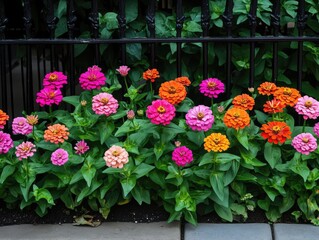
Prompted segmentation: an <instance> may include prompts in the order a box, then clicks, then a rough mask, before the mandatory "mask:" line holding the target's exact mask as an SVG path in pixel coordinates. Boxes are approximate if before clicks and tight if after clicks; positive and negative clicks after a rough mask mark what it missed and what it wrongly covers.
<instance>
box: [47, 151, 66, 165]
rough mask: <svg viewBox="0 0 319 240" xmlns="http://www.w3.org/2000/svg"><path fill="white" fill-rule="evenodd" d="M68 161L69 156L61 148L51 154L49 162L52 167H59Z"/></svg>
mask: <svg viewBox="0 0 319 240" xmlns="http://www.w3.org/2000/svg"><path fill="white" fill-rule="evenodd" d="M68 160H69V154H68V152H67V151H65V150H64V149H62V148H59V149H57V150H55V151H54V152H53V153H52V154H51V162H52V164H53V165H57V166H61V165H63V164H65V163H66V162H67V161H68Z"/></svg>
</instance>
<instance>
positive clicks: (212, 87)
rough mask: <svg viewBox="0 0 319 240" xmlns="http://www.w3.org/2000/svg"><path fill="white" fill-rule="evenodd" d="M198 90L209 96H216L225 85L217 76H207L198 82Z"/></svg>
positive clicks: (221, 91)
mask: <svg viewBox="0 0 319 240" xmlns="http://www.w3.org/2000/svg"><path fill="white" fill-rule="evenodd" d="M199 91H200V92H201V93H202V94H204V95H205V96H207V97H209V98H217V97H218V94H220V93H223V92H224V91H225V85H224V83H222V81H220V80H219V79H217V78H208V79H206V80H203V81H202V82H201V84H199Z"/></svg>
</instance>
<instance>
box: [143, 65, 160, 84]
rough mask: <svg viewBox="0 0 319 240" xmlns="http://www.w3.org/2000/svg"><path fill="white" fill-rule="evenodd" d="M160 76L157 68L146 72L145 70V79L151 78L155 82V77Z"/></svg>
mask: <svg viewBox="0 0 319 240" xmlns="http://www.w3.org/2000/svg"><path fill="white" fill-rule="evenodd" d="M159 77H160V75H159V72H158V71H157V69H156V68H153V69H147V70H146V71H145V72H143V78H144V79H145V80H151V82H155V79H156V78H159Z"/></svg>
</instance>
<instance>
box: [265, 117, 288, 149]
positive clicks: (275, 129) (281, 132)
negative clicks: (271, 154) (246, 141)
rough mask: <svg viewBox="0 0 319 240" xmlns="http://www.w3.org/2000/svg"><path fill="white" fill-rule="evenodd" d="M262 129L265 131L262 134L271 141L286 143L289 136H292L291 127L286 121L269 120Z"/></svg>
mask: <svg viewBox="0 0 319 240" xmlns="http://www.w3.org/2000/svg"><path fill="white" fill-rule="evenodd" d="M260 130H262V131H263V132H262V133H261V136H262V137H263V138H264V139H267V140H268V142H270V143H274V144H278V142H280V143H284V142H285V141H286V139H287V138H291V131H290V127H289V126H288V125H287V124H286V123H285V122H277V121H274V122H269V123H267V124H263V125H262V126H261V128H260Z"/></svg>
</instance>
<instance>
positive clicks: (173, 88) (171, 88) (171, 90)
mask: <svg viewBox="0 0 319 240" xmlns="http://www.w3.org/2000/svg"><path fill="white" fill-rule="evenodd" d="M168 92H169V93H170V94H174V93H176V88H175V87H174V86H170V87H169V89H168Z"/></svg>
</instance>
